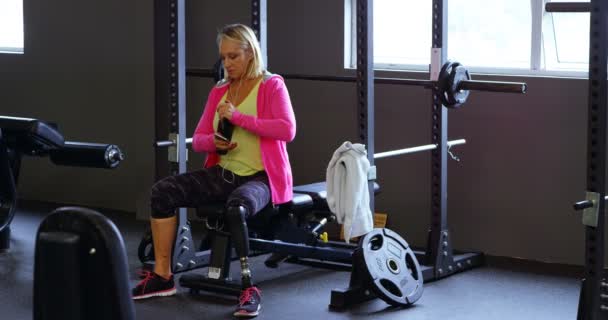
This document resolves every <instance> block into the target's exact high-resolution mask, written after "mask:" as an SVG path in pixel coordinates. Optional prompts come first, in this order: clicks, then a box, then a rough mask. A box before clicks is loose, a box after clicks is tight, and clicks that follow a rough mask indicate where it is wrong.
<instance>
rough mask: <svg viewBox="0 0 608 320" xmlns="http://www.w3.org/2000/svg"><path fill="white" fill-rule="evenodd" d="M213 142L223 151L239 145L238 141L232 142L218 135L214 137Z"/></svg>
mask: <svg viewBox="0 0 608 320" xmlns="http://www.w3.org/2000/svg"><path fill="white" fill-rule="evenodd" d="M213 143H214V144H215V148H216V149H217V150H221V151H230V150H232V149H234V148H236V147H237V145H238V143H236V142H230V141H226V140H222V139H220V138H218V137H214V138H213Z"/></svg>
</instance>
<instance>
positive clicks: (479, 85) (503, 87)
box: [458, 80, 528, 93]
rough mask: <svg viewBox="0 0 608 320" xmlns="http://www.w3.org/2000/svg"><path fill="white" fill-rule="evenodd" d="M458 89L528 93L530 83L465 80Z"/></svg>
mask: <svg viewBox="0 0 608 320" xmlns="http://www.w3.org/2000/svg"><path fill="white" fill-rule="evenodd" d="M458 90H475V91H491V92H510V93H526V91H527V90H528V85H527V84H525V83H523V82H500V81H479V80H463V81H461V82H460V85H459V86H458Z"/></svg>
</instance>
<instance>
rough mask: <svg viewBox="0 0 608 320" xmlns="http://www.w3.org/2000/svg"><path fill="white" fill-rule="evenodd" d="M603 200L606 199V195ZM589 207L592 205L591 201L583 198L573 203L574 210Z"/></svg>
mask: <svg viewBox="0 0 608 320" xmlns="http://www.w3.org/2000/svg"><path fill="white" fill-rule="evenodd" d="M605 200H608V196H605V197H604V201H605ZM591 207H593V201H591V200H583V201H579V202H577V203H575V204H574V210H576V211H579V210H584V209H588V208H591Z"/></svg>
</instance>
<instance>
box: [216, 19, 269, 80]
mask: <svg viewBox="0 0 608 320" xmlns="http://www.w3.org/2000/svg"><path fill="white" fill-rule="evenodd" d="M222 40H232V41H234V42H236V43H238V44H240V46H241V48H242V49H243V50H245V51H246V50H251V53H252V59H251V61H250V62H249V64H248V65H247V69H246V70H245V73H244V74H243V77H244V78H245V79H252V78H255V77H258V76H261V75H262V74H263V73H264V60H263V58H262V50H261V49H260V43H259V42H258V39H257V37H256V36H255V33H254V32H253V30H252V29H251V28H249V27H248V26H246V25H243V24H229V25H227V26H225V27H223V28H222V30H220V31H219V32H218V34H217V45H218V47H219V45H220V43H221V42H222ZM224 75H225V76H224V79H228V72H226V70H224Z"/></svg>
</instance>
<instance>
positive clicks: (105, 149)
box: [50, 141, 125, 169]
mask: <svg viewBox="0 0 608 320" xmlns="http://www.w3.org/2000/svg"><path fill="white" fill-rule="evenodd" d="M50 158H51V161H52V162H53V163H54V164H56V165H61V166H76V167H90V168H106V169H114V168H116V167H118V165H119V164H120V162H121V161H122V160H124V158H125V157H124V154H123V152H122V151H121V150H120V148H119V147H118V146H116V145H113V144H103V143H89V142H74V141H66V142H65V143H64V146H63V147H61V148H58V149H52V150H51V151H50Z"/></svg>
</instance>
